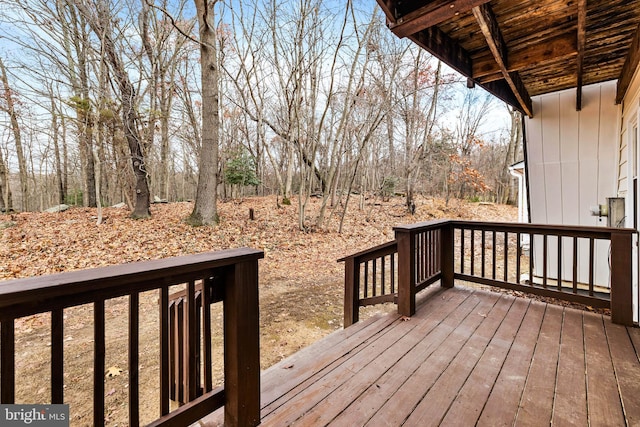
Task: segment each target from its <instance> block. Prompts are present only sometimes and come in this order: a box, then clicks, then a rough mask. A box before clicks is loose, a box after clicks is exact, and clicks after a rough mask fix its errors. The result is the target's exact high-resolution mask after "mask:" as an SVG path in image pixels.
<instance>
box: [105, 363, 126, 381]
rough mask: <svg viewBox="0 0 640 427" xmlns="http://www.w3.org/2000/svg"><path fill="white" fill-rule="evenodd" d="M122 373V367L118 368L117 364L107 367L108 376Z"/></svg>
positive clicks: (111, 376)
mask: <svg viewBox="0 0 640 427" xmlns="http://www.w3.org/2000/svg"><path fill="white" fill-rule="evenodd" d="M121 373H122V369H120V368H118V367H117V366H111V367H110V368H109V369H107V373H106V375H105V376H106V377H107V378H113V377H117V376H118V375H120V374H121Z"/></svg>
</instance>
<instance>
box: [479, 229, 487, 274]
mask: <svg viewBox="0 0 640 427" xmlns="http://www.w3.org/2000/svg"><path fill="white" fill-rule="evenodd" d="M480 243H481V244H482V250H481V251H480V261H481V262H482V265H481V267H480V277H485V274H484V273H485V263H486V255H485V247H486V245H487V242H486V237H485V230H482V239H481V241H480Z"/></svg>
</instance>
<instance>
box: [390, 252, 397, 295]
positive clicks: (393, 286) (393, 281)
mask: <svg viewBox="0 0 640 427" xmlns="http://www.w3.org/2000/svg"><path fill="white" fill-rule="evenodd" d="M390 268H391V293H392V294H395V293H396V254H391V267H390Z"/></svg>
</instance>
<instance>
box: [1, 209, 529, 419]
mask: <svg viewBox="0 0 640 427" xmlns="http://www.w3.org/2000/svg"><path fill="white" fill-rule="evenodd" d="M319 203H320V201H319V200H318V199H313V200H312V201H311V206H310V207H308V209H307V211H306V212H309V215H310V216H309V218H310V219H311V218H313V217H314V215H315V213H316V212H317V209H318V208H319ZM360 203H361V206H362V209H360V208H359V206H358V205H359V204H360ZM191 209H192V204H191V203H188V202H185V203H171V204H158V205H153V206H152V214H153V217H152V218H151V219H149V220H144V221H135V220H131V219H129V218H128V212H127V211H126V210H121V209H115V208H107V209H105V210H104V216H105V217H106V220H105V222H104V223H103V224H101V225H96V224H95V222H96V221H95V219H96V210H95V209H85V208H72V209H70V210H69V211H67V212H63V213H58V214H47V213H21V214H14V215H10V216H6V217H0V227H2V236H1V241H2V244H1V245H0V278H1V279H4V280H6V279H12V278H20V277H30V276H36V275H45V274H50V273H56V272H61V271H70V270H76V269H83V268H91V267H98V266H104V265H113V264H120V263H128V262H135V261H142V260H148V259H158V258H165V257H170V256H179V255H186V254H192V253H199V252H206V251H215V250H220V249H227V248H235V247H242V246H248V247H253V248H257V249H262V250H264V252H265V259H263V260H261V261H260V266H259V268H260V283H259V286H260V290H259V291H260V328H261V343H260V347H261V366H262V368H263V369H264V368H266V367H268V366H270V365H272V364H274V363H276V362H278V361H279V360H281V359H282V358H284V357H286V356H288V355H290V354H292V353H294V352H295V351H297V350H299V349H301V348H303V347H305V346H307V345H309V344H310V343H312V342H314V341H316V340H318V339H320V338H322V337H323V336H325V335H327V334H329V333H330V332H332V331H334V330H337V329H340V328H341V327H342V304H343V275H344V271H343V268H344V266H343V264H341V263H338V262H337V259H339V258H342V257H344V256H346V255H349V254H351V253H355V252H358V251H360V250H363V249H366V248H368V247H371V246H375V245H378V244H380V243H384V242H386V241H389V240H392V239H393V230H392V227H393V226H395V225H400V224H406V223H412V222H418V221H425V220H430V219H435V218H465V219H478V220H487V221H514V220H515V219H516V218H517V209H516V208H515V207H513V206H502V205H493V204H479V203H470V202H465V201H458V200H452V201H450V203H449V205H445V203H444V201H442V200H440V199H433V198H422V199H418V203H417V209H416V213H415V215H414V216H411V215H408V214H406V212H405V208H404V204H403V199H402V198H392V199H391V200H390V201H385V202H383V201H382V200H380V199H369V200H354V201H352V204H351V205H350V209H349V211H348V214H347V217H346V219H345V224H344V228H343V232H342V233H341V234H338V233H337V228H338V223H339V215H338V211H336V212H335V215H333V216H332V217H331V218H330V221H329V224H328V226H327V228H326V229H325V230H317V231H314V232H302V231H300V230H299V229H298V210H297V209H298V208H297V201H296V200H293V204H292V205H291V206H280V207H278V206H277V203H276V198H275V197H257V198H245V199H243V200H241V201H238V200H236V201H228V202H221V203H220V205H219V210H220V214H221V223H220V225H219V226H217V227H213V228H210V227H200V228H192V227H190V226H188V225H186V224H185V223H184V218H185V217H186V216H187V215H188V214H189V213H190V211H191ZM249 209H253V210H254V212H255V219H254V220H250V219H249ZM0 285H1V283H0ZM128 304H129V303H128V299H126V298H119V299H115V300H109V301H107V305H106V307H107V310H106V313H107V323H106V324H107V355H106V357H107V362H106V363H107V365H106V368H107V369H106V372H105V394H106V397H105V405H106V408H107V411H106V415H105V419H106V422H107V424H108V425H112V426H123V425H127V416H128V415H127V414H128V409H127V396H128V390H127V378H128V372H127V340H128V337H127V332H126V331H127V313H128V309H129V308H128ZM157 304H158V296H157V293H156V292H149V293H146V294H144V295H142V296H141V299H140V312H141V319H140V340H141V344H140V394H141V402H144V404H143V405H142V406H143V407H142V408H141V417H142V420H141V421H142V422H143V423H146V422H150V421H151V420H153V419H155V418H156V417H157V414H158V408H159V403H158V400H157V394H158V393H157V389H158V377H159V373H158V367H157V364H158V339H157V337H158V308H157ZM380 310H383V311H384V310H389V307H384V306H379V307H372V308H367V309H366V310H363V314H362V317H366V316H367V315H370V314H371V313H373V312H376V311H380ZM92 319H93V307H92V306H80V307H74V308H71V309H67V310H65V330H64V336H65V369H64V372H65V373H64V375H65V385H64V388H65V401H66V402H68V403H69V404H70V409H71V419H72V422H71V425H73V426H76V425H77V426H84V425H91V424H92V406H91V393H92V367H93V364H92V360H93V324H92ZM212 319H213V320H214V321H215V322H216V325H217V326H216V327H217V328H218V329H217V330H218V331H219V330H220V325H221V321H222V316H221V310H220V307H217V306H216V307H215V308H214V309H213V316H212ZM49 322H50V320H49V315H48V314H43V315H37V316H31V317H28V318H22V319H18V320H16V365H17V366H16V383H17V384H16V394H17V403H46V402H49V401H50V386H49V382H50V373H49V371H50V367H49V364H50V328H49V324H50V323H49ZM221 344H222V337H221V334H215V337H214V343H213V346H214V348H215V349H218V353H217V355H218V357H217V358H216V360H217V361H216V365H215V368H216V370H215V371H214V374H217V381H218V382H220V381H221V369H222V352H221V350H219V349H220V348H221Z"/></svg>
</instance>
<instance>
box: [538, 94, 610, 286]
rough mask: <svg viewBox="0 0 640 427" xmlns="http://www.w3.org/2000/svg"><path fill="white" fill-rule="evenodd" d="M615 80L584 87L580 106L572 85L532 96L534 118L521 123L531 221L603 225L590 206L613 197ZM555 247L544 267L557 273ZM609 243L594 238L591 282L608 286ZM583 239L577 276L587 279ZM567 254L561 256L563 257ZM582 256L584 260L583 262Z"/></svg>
mask: <svg viewBox="0 0 640 427" xmlns="http://www.w3.org/2000/svg"><path fill="white" fill-rule="evenodd" d="M615 95H616V83H615V82H606V83H601V84H596V85H590V86H585V87H584V88H583V91H582V110H581V111H576V106H575V102H576V92H575V89H572V90H566V91H561V92H555V93H551V94H545V95H540V96H537V97H534V98H533V99H532V101H533V108H534V117H533V118H530V119H529V118H528V119H526V120H527V123H526V132H527V133H526V137H527V166H528V167H529V180H530V198H531V200H530V210H531V221H532V222H533V223H543V224H564V225H586V226H606V224H607V221H606V218H598V217H597V216H592V215H591V212H590V207H592V206H597V205H599V204H605V203H606V198H607V197H614V196H616V195H617V193H618V192H617V190H618V185H617V179H618V164H617V162H618V160H619V155H618V151H619V146H618V141H619V135H620V134H619V130H618V129H619V125H618V124H619V120H618V116H619V113H618V111H619V108H618V106H616V105H615ZM556 247H557V245H550V249H551V251H550V253H549V257H548V259H549V264H548V266H547V267H548V271H549V272H551V277H552V278H556V277H554V276H553V274H554V273H553V272H555V271H557V265H556V263H557V254H556V253H554V251H555V250H556ZM540 248H541V244H539V243H537V242H536V241H534V265H535V271H534V274H535V275H540V274H541V271H542V266H541V265H540V264H541V260H542V252H541V251H540ZM608 250H609V245H608V244H607V243H606V242H596V257H597V259H598V260H599V261H598V263H597V264H596V266H595V282H596V284H598V285H600V286H609V266H608ZM564 251H565V253H563V257H562V258H563V260H564V262H566V264H563V271H564V272H565V273H566V274H567V275H566V276H564V275H563V276H564V277H563V279H564V280H568V279H570V277H569V274H570V272H571V271H572V270H571V268H570V267H571V265H570V261H571V257H570V255H571V253H570V251H571V248H570V245H568V244H567V245H565V247H564ZM588 251H589V249H588V245H587V242H581V244H580V245H579V258H580V260H579V272H578V275H579V276H578V280H579V281H581V282H586V281H588V274H589V273H588V257H589V252H588ZM565 254H566V255H565ZM585 259H586V262H585Z"/></svg>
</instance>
